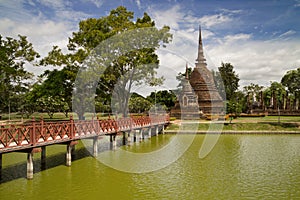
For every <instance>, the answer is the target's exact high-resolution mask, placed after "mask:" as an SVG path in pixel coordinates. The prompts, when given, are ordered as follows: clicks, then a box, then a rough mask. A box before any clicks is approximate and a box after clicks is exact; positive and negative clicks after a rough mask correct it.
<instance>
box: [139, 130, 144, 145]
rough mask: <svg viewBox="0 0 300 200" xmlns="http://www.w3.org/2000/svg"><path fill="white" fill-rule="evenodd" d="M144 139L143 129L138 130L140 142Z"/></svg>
mask: <svg viewBox="0 0 300 200" xmlns="http://www.w3.org/2000/svg"><path fill="white" fill-rule="evenodd" d="M143 139H144V132H143V129H141V130H140V142H141V141H142V140H143Z"/></svg>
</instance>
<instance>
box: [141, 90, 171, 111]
mask: <svg viewBox="0 0 300 200" xmlns="http://www.w3.org/2000/svg"><path fill="white" fill-rule="evenodd" d="M147 99H148V100H149V101H150V102H151V103H152V104H161V105H162V106H165V107H166V108H167V109H168V110H171V108H172V107H173V106H174V105H175V102H176V95H175V94H174V92H173V91H171V90H161V91H157V92H151V94H150V95H149V96H148V97H147Z"/></svg>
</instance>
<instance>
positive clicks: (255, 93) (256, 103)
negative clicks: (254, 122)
mask: <svg viewBox="0 0 300 200" xmlns="http://www.w3.org/2000/svg"><path fill="white" fill-rule="evenodd" d="M262 90H263V86H260V85H258V84H254V83H251V84H250V85H247V86H244V92H245V94H246V97H247V107H248V110H250V111H251V110H252V108H253V107H260V106H261V104H260V103H261V102H262V99H261V92H262Z"/></svg>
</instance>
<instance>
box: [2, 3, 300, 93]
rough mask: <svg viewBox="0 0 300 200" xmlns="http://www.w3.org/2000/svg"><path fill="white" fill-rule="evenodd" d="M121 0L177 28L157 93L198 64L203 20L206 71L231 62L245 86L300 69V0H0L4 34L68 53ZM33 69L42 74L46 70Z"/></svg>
mask: <svg viewBox="0 0 300 200" xmlns="http://www.w3.org/2000/svg"><path fill="white" fill-rule="evenodd" d="M120 5H123V6H125V7H126V8H127V9H128V10H130V11H133V12H134V14H135V17H142V16H143V13H144V12H146V13H148V14H149V15H150V17H151V18H152V19H153V20H154V21H155V23H156V26H157V27H162V26H163V25H168V26H170V28H171V33H172V34H173V41H172V43H170V44H169V45H168V46H167V47H166V48H161V49H159V50H158V51H157V54H158V55H159V59H160V68H159V70H158V75H163V76H164V77H165V84H164V85H163V86H161V87H159V88H155V89H156V90H159V89H172V88H176V85H177V83H176V82H175V76H176V75H177V74H178V72H184V70H185V65H186V63H188V65H189V67H194V66H195V64H194V63H195V59H196V57H197V45H198V29H199V25H201V28H202V38H203V46H204V52H205V57H206V59H207V63H208V68H209V69H215V70H216V69H217V68H218V67H220V66H221V63H222V62H224V63H231V64H232V65H233V66H234V70H235V71H236V73H237V74H238V75H239V78H240V88H241V89H242V87H243V86H246V85H249V84H250V83H254V84H259V85H262V86H269V85H270V82H271V81H280V80H281V77H282V76H283V75H284V74H285V73H286V72H287V71H288V70H291V69H296V68H299V67H300V22H299V19H300V0H243V1H241V0H209V1H208V0H152V1H149V0H123V1H117V0H72V1H71V0H0V34H1V35H2V36H3V37H14V38H16V37H17V35H18V34H21V35H25V36H27V37H28V40H29V41H30V42H31V43H33V45H34V48H35V49H36V50H37V51H38V52H39V53H40V54H41V55H42V56H46V55H47V53H48V52H49V51H50V50H51V49H52V46H54V45H58V46H59V47H61V48H62V49H63V50H65V51H66V50H67V47H66V46H67V44H68V38H69V37H71V36H72V32H76V31H78V24H79V22H80V21H81V20H84V19H87V18H99V17H102V16H106V15H108V14H109V12H110V10H112V9H115V8H117V7H118V6H120ZM27 68H28V70H30V71H32V72H35V73H36V74H39V73H41V71H43V70H44V69H45V68H43V67H33V66H27ZM138 90H146V88H145V87H141V88H137V91H138Z"/></svg>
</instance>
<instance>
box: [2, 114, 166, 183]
mask: <svg viewBox="0 0 300 200" xmlns="http://www.w3.org/2000/svg"><path fill="white" fill-rule="evenodd" d="M168 123H169V116H168V115H153V116H152V115H151V116H139V117H127V118H115V119H110V118H109V119H105V120H99V119H98V118H97V119H95V118H92V119H91V120H74V119H73V118H72V117H70V120H68V121H58V122H45V121H44V120H43V119H41V120H40V121H36V120H35V119H34V118H33V119H32V121H31V122H30V123H26V124H21V125H17V124H11V125H1V126H0V178H1V169H2V155H3V154H4V153H10V152H22V153H27V179H32V178H33V153H37V152H41V162H42V163H45V159H46V146H48V145H54V144H65V145H67V152H66V165H67V166H71V153H72V150H73V149H74V147H75V145H76V144H77V143H78V140H81V139H93V155H94V156H97V154H98V140H99V138H101V137H102V136H109V137H110V142H111V144H112V147H113V148H115V147H116V144H117V143H116V136H117V135H123V141H124V142H123V143H124V144H125V138H126V134H127V138H128V139H129V136H130V133H133V134H134V137H135V136H136V135H135V133H136V131H138V132H139V133H140V136H141V137H142V138H144V135H147V136H148V137H151V136H152V135H157V134H158V133H159V130H164V126H165V125H166V124H168Z"/></svg>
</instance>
